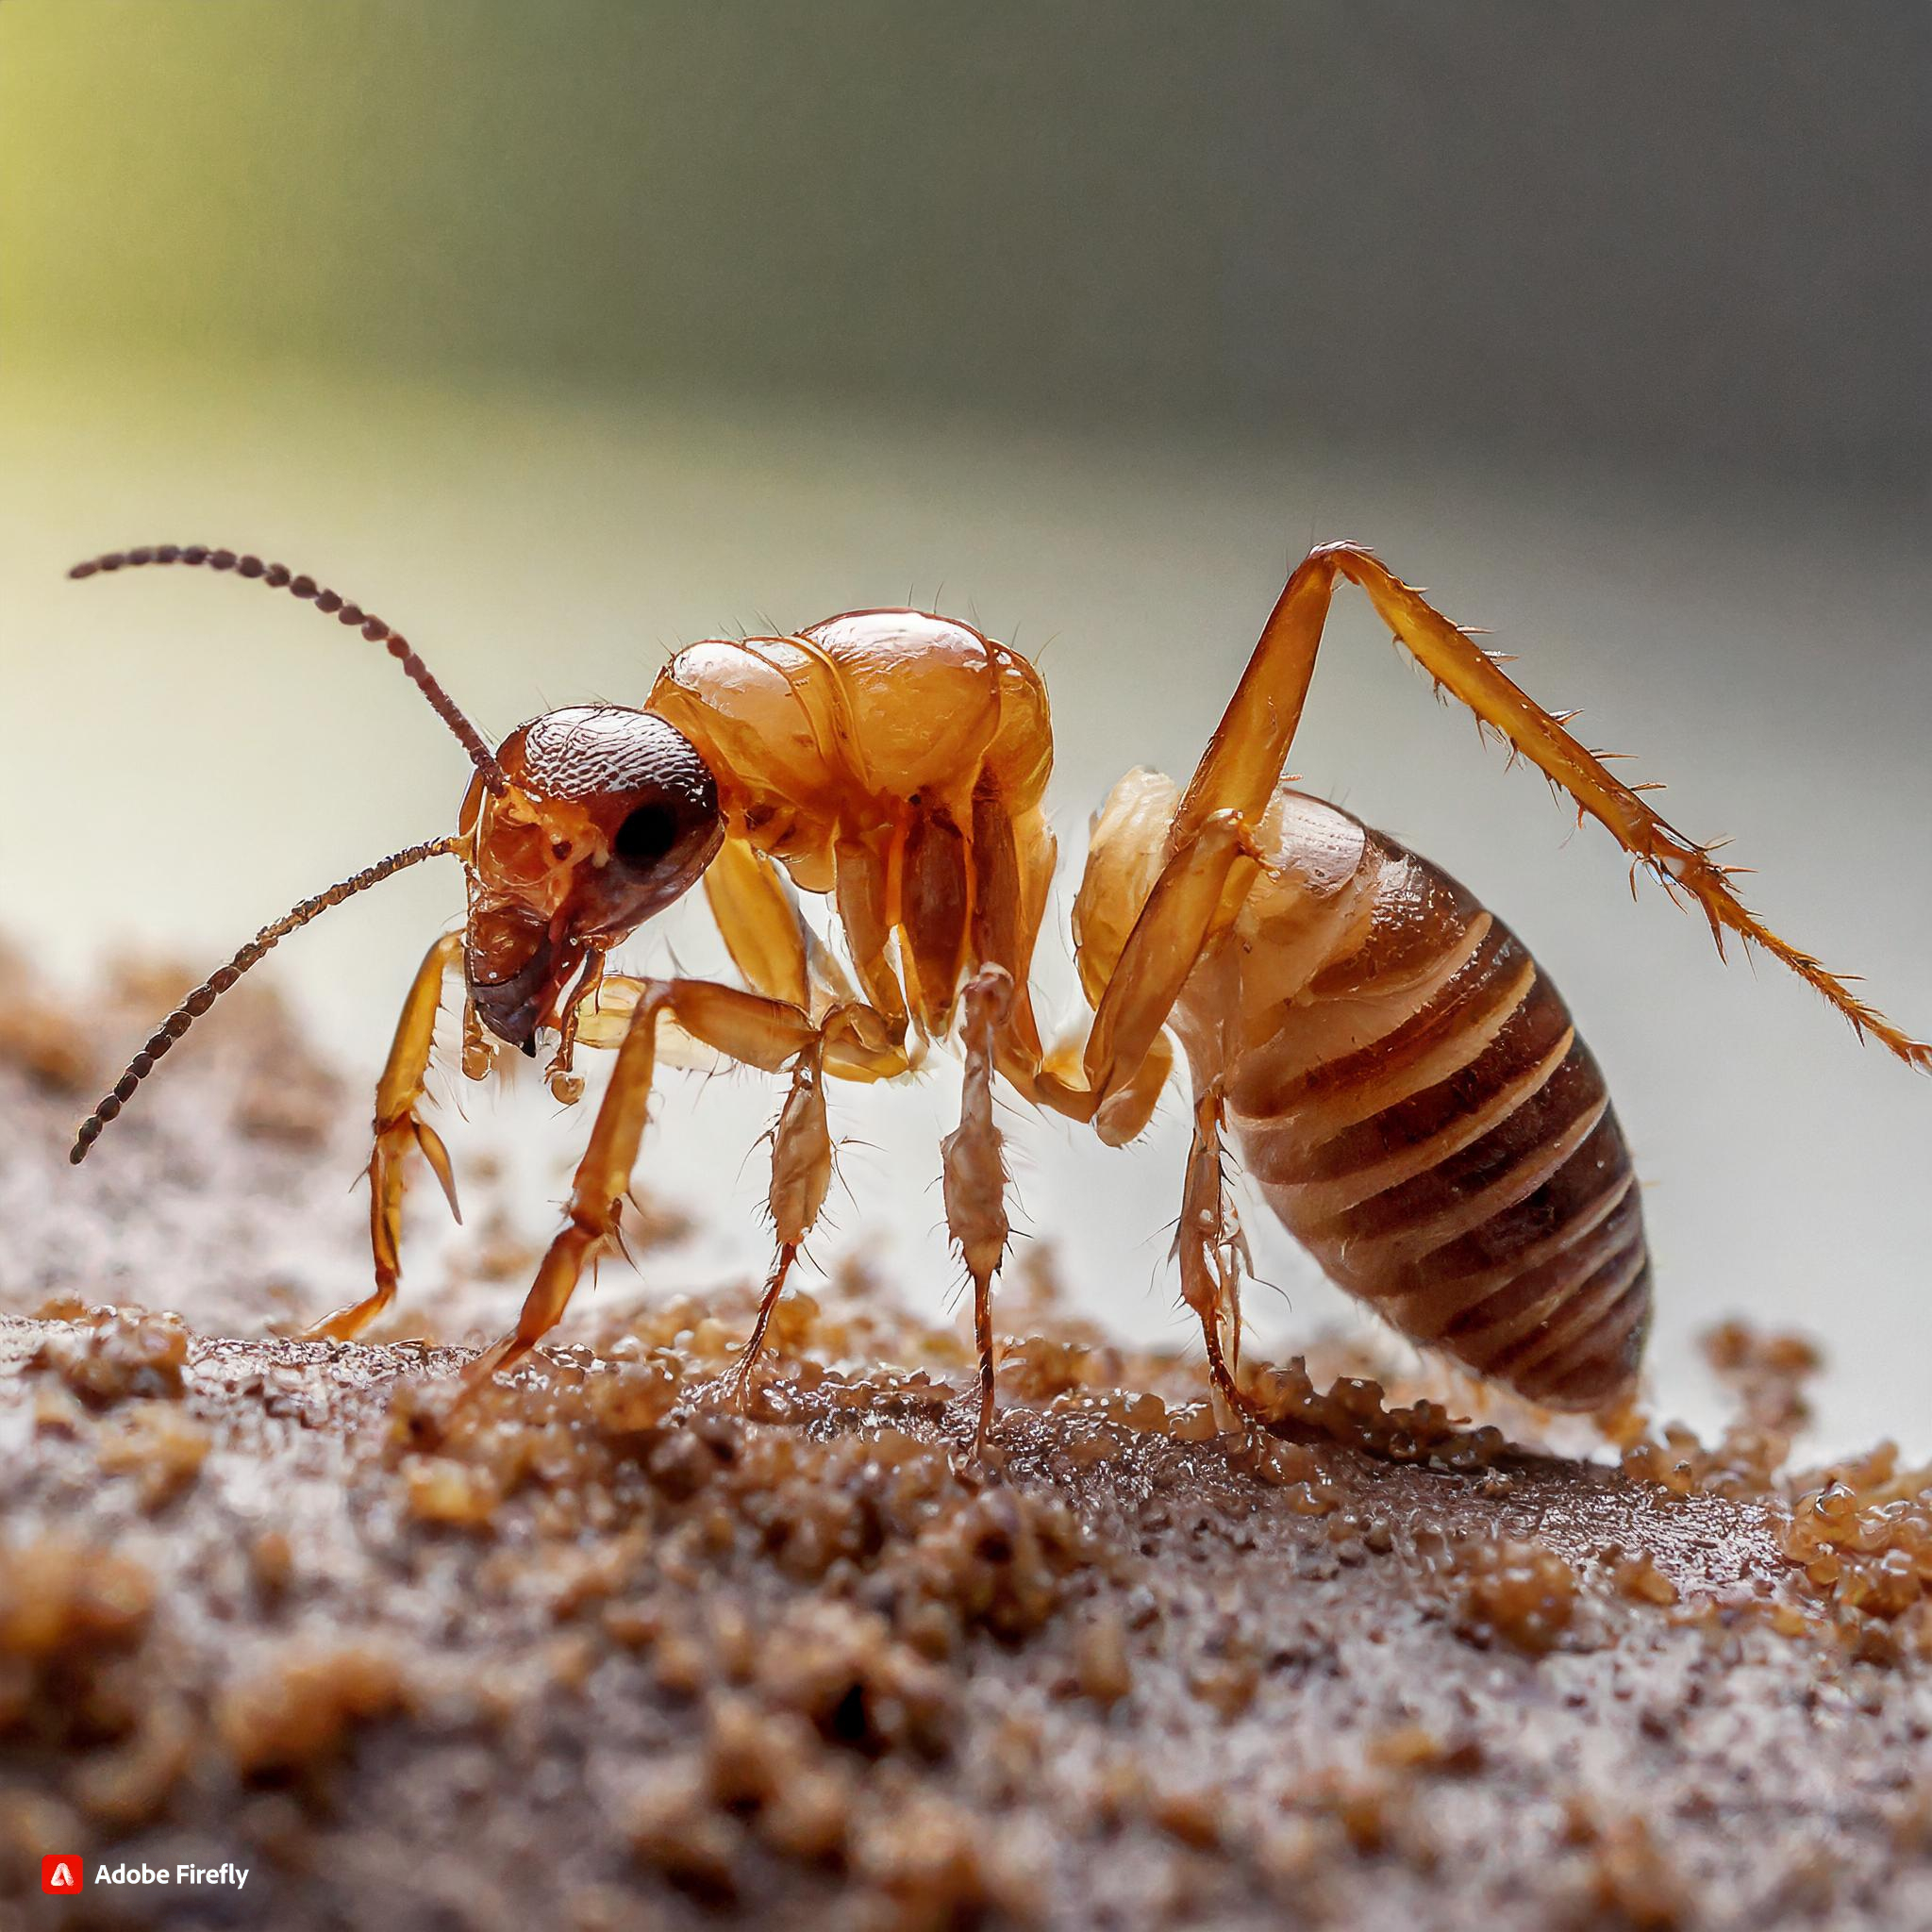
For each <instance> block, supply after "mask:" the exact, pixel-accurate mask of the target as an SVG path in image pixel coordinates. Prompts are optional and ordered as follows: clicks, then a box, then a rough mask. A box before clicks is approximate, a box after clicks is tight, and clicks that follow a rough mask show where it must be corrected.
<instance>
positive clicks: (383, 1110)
mask: <svg viewBox="0 0 1932 1932" xmlns="http://www.w3.org/2000/svg"><path fill="white" fill-rule="evenodd" d="M462 942H463V941H462V935H461V934H460V933H445V934H444V935H443V937H442V938H441V939H440V940H438V941H437V942H436V943H435V944H434V945H433V946H431V947H430V949H429V950H428V952H427V953H425V955H424V956H423V963H422V965H421V966H419V967H418V968H417V969H416V976H415V978H414V979H413V980H411V981H410V983H409V996H408V999H407V1000H405V1001H404V1002H403V1016H402V1018H401V1019H400V1020H399V1021H397V1023H396V1032H395V1039H394V1040H393V1041H391V1044H390V1050H389V1058H388V1060H387V1061H385V1062H384V1065H383V1069H382V1077H381V1079H380V1080H378V1081H377V1082H376V1087H375V1148H374V1150H373V1151H372V1152H371V1154H370V1157H369V1244H370V1248H371V1250H372V1252H373V1254H374V1256H375V1291H374V1292H373V1293H371V1294H368V1295H365V1296H364V1297H363V1299H362V1300H360V1301H359V1302H353V1303H351V1304H350V1305H349V1307H345V1308H338V1309H337V1310H336V1311H335V1313H334V1314H332V1315H328V1316H325V1317H324V1319H323V1320H322V1321H320V1322H318V1323H316V1324H315V1325H314V1326H313V1327H312V1328H310V1329H309V1330H308V1339H309V1340H310V1341H355V1339H356V1338H357V1337H358V1335H360V1334H361V1333H362V1331H363V1330H364V1329H365V1328H367V1327H368V1326H369V1324H370V1323H372V1322H373V1321H375V1318H376V1317H377V1316H378V1315H380V1314H381V1313H382V1312H383V1311H384V1310H385V1309H386V1308H387V1307H389V1305H390V1303H391V1302H392V1301H393V1300H394V1299H395V1293H396V1283H397V1282H398V1281H399V1280H400V1279H401V1277H402V1240H403V1192H404V1190H405V1189H406V1188H407V1187H408V1167H407V1161H408V1155H409V1152H410V1150H411V1149H412V1148H418V1149H420V1150H421V1151H422V1154H423V1158H425V1160H426V1161H428V1163H429V1167H430V1171H431V1173H433V1174H435V1175H436V1178H437V1179H438V1180H439V1181H441V1183H442V1191H443V1195H444V1197H445V1198H446V1199H447V1200H448V1202H449V1208H450V1212H451V1213H452V1214H454V1215H455V1216H456V1217H457V1219H458V1222H460V1221H461V1220H462V1218H463V1217H462V1212H461V1210H460V1209H459V1208H458V1206H457V1188H456V1177H455V1176H454V1175H453V1174H451V1172H450V1164H449V1149H448V1148H446V1147H445V1146H444V1145H443V1144H442V1137H441V1135H440V1134H439V1133H438V1132H437V1131H436V1129H435V1128H434V1127H432V1126H431V1125H430V1124H429V1123H428V1122H427V1121H425V1120H424V1119H423V1118H422V1116H421V1115H420V1114H419V1113H418V1112H417V1108H419V1107H421V1105H422V1104H423V1091H424V1080H425V1075H426V1074H428V1072H429V1058H430V1055H431V1053H432V1051H433V1050H434V1048H435V1044H436V1015H437V1011H438V1008H440V1007H441V1003H442V982H443V976H444V975H445V974H447V973H448V972H449V970H450V968H451V967H452V966H453V965H454V964H455V963H456V961H457V958H458V955H459V953H460V951H461V948H462Z"/></svg>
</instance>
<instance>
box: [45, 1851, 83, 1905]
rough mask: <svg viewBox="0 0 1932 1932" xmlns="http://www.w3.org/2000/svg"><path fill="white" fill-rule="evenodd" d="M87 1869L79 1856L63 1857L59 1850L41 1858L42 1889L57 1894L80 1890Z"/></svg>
mask: <svg viewBox="0 0 1932 1932" xmlns="http://www.w3.org/2000/svg"><path fill="white" fill-rule="evenodd" d="M85 1876H86V1870H85V1868H84V1867H83V1866H82V1864H81V1862H80V1860H79V1859H78V1858H71V1857H70V1858H63V1857H61V1856H60V1855H59V1854H58V1852H56V1853H53V1854H52V1855H50V1856H49V1857H44V1858H42V1860H41V1890H42V1891H45V1892H52V1893H55V1894H56V1895H59V1894H62V1893H66V1892H70V1891H78V1890H80V1887H81V1881H82V1880H83V1879H84V1878H85Z"/></svg>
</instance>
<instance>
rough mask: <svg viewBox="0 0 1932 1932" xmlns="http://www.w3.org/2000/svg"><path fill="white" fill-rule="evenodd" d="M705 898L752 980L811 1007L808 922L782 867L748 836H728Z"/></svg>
mask: <svg viewBox="0 0 1932 1932" xmlns="http://www.w3.org/2000/svg"><path fill="white" fill-rule="evenodd" d="M705 897H706V898H707V899H708V901H709V902H710V908H711V917H712V918H713V919H714V920H715V921H716V922H717V924H718V930H719V931H720V932H721V933H722V934H723V935H724V945H725V949H726V950H727V951H728V952H729V953H730V955H731V960H732V964H733V965H735V966H736V967H737V968H738V970H739V971H740V972H741V974H744V977H745V981H746V983H747V984H748V985H750V986H754V987H756V988H757V989H758V991H759V992H762V993H769V994H770V995H771V997H772V998H773V999H774V1000H787V1001H790V1003H791V1005H792V1006H794V1007H804V1008H808V1009H809V1008H810V1006H811V974H810V965H809V958H808V941H807V934H806V928H805V924H804V922H803V921H802V920H801V919H800V918H799V917H798V914H797V911H796V909H795V908H794V907H793V906H792V903H791V898H790V897H789V895H788V894H787V892H786V890H785V880H784V877H783V875H782V874H780V872H779V870H778V868H777V867H776V866H775V865H774V864H773V862H772V861H771V860H770V859H769V858H765V857H764V855H763V854H762V853H760V852H758V851H756V850H754V849H753V847H751V846H750V845H748V844H747V843H746V842H745V841H743V840H742V839H729V838H727V839H726V840H725V841H724V844H723V845H721V846H720V847H719V848H718V856H717V858H714V859H712V861H711V863H710V866H709V869H708V871H707V872H706V874H705Z"/></svg>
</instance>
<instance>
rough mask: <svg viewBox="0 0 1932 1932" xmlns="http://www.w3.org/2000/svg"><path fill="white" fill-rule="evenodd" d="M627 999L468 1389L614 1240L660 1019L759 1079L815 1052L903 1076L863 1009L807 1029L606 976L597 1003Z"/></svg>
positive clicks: (666, 984)
mask: <svg viewBox="0 0 1932 1932" xmlns="http://www.w3.org/2000/svg"><path fill="white" fill-rule="evenodd" d="M626 997H628V998H631V999H634V1001H635V1006H634V1009H633V1011H632V1012H631V1015H630V1020H629V1023H628V1024H627V1025H626V1026H625V1031H624V1035H623V1040H622V1042H621V1044H620V1045H619V1046H618V1049H617V1064H616V1066H615V1068H614V1069H613V1070H612V1072H611V1075H610V1084H609V1086H608V1088H607V1089H606V1090H605V1094H604V1098H603V1101H602V1102H601V1104H600V1105H599V1107H598V1108H597V1118H596V1120H595V1122H594V1124H592V1126H591V1140H590V1144H589V1145H588V1146H587V1147H586V1148H585V1150H584V1156H583V1158H582V1159H581V1160H580V1161H579V1162H578V1163H577V1171H576V1174H575V1179H574V1180H573V1182H572V1184H571V1191H570V1199H569V1202H568V1203H567V1205H566V1207H565V1218H564V1224H563V1226H562V1227H561V1228H560V1229H559V1230H558V1233H557V1235H556V1237H555V1239H554V1240H553V1241H551V1243H550V1246H549V1249H548V1250H547V1251H546V1253H545V1254H544V1257H543V1259H542V1261H541V1263H540V1264H539V1265H538V1269H537V1278H536V1280H535V1281H534V1282H533V1283H532V1284H531V1286H530V1291H529V1293H528V1295H527V1296H525V1301H524V1307H523V1313H522V1314H521V1315H520V1316H519V1318H518V1320H517V1325H516V1327H515V1329H514V1330H513V1331H512V1332H511V1333H510V1334H508V1335H507V1336H505V1337H504V1339H503V1340H502V1341H499V1342H497V1343H496V1344H495V1346H494V1347H492V1348H491V1349H489V1350H487V1351H486V1352H485V1353H484V1354H483V1355H482V1356H480V1357H478V1358H477V1359H476V1360H475V1362H473V1363H472V1364H471V1365H470V1368H469V1369H468V1371H467V1372H466V1374H465V1379H466V1381H467V1382H468V1383H470V1384H471V1385H472V1386H474V1385H475V1384H476V1383H479V1382H483V1381H487V1380H488V1379H489V1378H490V1377H491V1375H492V1374H495V1373H496V1372H497V1371H498V1370H499V1369H505V1368H508V1367H511V1366H512V1365H513V1364H515V1363H516V1362H517V1361H519V1360H520V1359H521V1358H522V1357H524V1356H525V1355H527V1354H528V1353H529V1351H530V1350H531V1349H532V1348H534V1347H535V1346H536V1344H537V1343H538V1342H539V1341H541V1340H542V1338H543V1337H544V1336H545V1335H546V1334H548V1333H549V1331H550V1330H551V1329H552V1328H554V1327H555V1326H556V1325H557V1324H558V1322H559V1321H560V1320H561V1319H562V1318H563V1311H564V1309H565V1308H566V1307H568V1306H569V1304H570V1298H571V1295H572V1294H573V1293H574V1292H575V1289H576V1285H577V1281H578V1279H579V1277H580V1276H581V1275H582V1274H583V1267H584V1263H585V1262H586V1261H587V1260H588V1259H589V1258H590V1257H591V1256H592V1255H594V1254H595V1253H596V1252H597V1251H598V1250H599V1249H600V1248H602V1247H604V1246H605V1245H607V1244H608V1243H610V1242H612V1241H616V1239H617V1236H618V1228H619V1219H620V1211H621V1208H622V1204H623V1197H624V1195H625V1191H627V1190H628V1189H629V1186H630V1176H631V1170H632V1169H633V1168H634V1167H635V1166H636V1165H637V1158H638V1148H639V1145H640V1143H641V1141H642V1138H643V1131H644V1122H645V1120H646V1118H647V1117H648V1114H649V1109H650V1097H651V1083H652V1079H653V1077H654V1075H655V1074H656V1071H657V1059H658V1024H659V1022H660V1020H662V1019H664V1018H666V1017H668V1018H670V1019H672V1020H674V1021H675V1023H676V1024H677V1025H678V1026H679V1027H680V1028H681V1029H682V1030H683V1031H684V1032H685V1033H687V1034H689V1035H690V1036H691V1038H692V1039H694V1040H698V1041H703V1042H704V1044H706V1045H707V1046H709V1047H712V1048H714V1049H715V1050H716V1051H718V1052H719V1053H722V1054H724V1055H725V1056H726V1057H728V1058H731V1059H735V1060H738V1061H741V1062H742V1063H743V1064H744V1065H746V1066H753V1067H758V1068H762V1069H763V1070H764V1071H765V1072H766V1073H777V1072H779V1071H780V1070H782V1069H783V1068H784V1067H785V1066H786V1065H787V1064H788V1063H789V1062H791V1061H792V1060H793V1059H795V1058H796V1057H797V1056H798V1055H799V1054H800V1053H802V1052H805V1051H807V1050H814V1049H822V1050H823V1052H824V1065H825V1069H826V1071H828V1072H837V1073H840V1074H842V1075H843V1076H844V1077H847V1078H851V1079H879V1078H886V1077H890V1075H891V1074H893V1073H900V1072H903V1071H904V1070H905V1056H904V1055H903V1053H899V1054H896V1057H895V1052H894V1050H891V1049H889V1048H882V1047H878V1046H875V1045H874V1043H873V1042H874V1036H875V1034H876V1031H877V1021H878V1016H877V1015H876V1014H871V1013H870V1009H869V1008H858V1009H856V1010H855V1009H851V1008H846V1009H840V1010H835V1011H834V1012H833V1013H830V1014H828V1015H827V1016H826V1018H825V1020H824V1022H823V1023H815V1022H814V1021H813V1020H812V1019H811V1018H810V1016H809V1015H808V1014H807V1013H805V1012H804V1011H802V1010H801V1009H800V1008H797V1007H794V1006H791V1005H790V1004H788V1003H787V1002H786V1001H783V1000H774V999H771V998H768V997H767V996H766V995H764V994H762V993H756V992H747V991H744V990H743V989H742V988H741V987H735V986H724V985H721V984H719V983H718V982H717V981H715V980H708V979H645V980H624V979H620V978H617V977H615V976H613V977H612V978H610V979H608V980H607V981H606V983H605V987H604V989H603V991H602V993H601V994H600V998H604V999H608V1001H610V1003H611V1004H613V1005H615V1004H617V1003H619V1002H621V1001H622V1000H623V999H625V998H626ZM603 1017H607V1018H608V1013H607V1014H606V1015H605V1016H603ZM579 1037H580V1038H581V1039H582V1040H583V1041H585V1043H586V1044H599V1043H602V1042H601V1041H600V1040H598V1039H597V1038H596V1037H595V1035H594V1034H593V1030H592V1028H591V1026H590V1025H589V1024H586V1025H585V1026H584V1027H583V1028H582V1029H581V1032H580V1035H579ZM782 1225H783V1224H782V1223H781V1227H782Z"/></svg>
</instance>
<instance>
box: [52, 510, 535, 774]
mask: <svg viewBox="0 0 1932 1932" xmlns="http://www.w3.org/2000/svg"><path fill="white" fill-rule="evenodd" d="M148 563H186V564H191V565H202V564H206V565H207V566H208V569H209V570H218V571H229V570H231V571H233V572H235V574H236V575H238V576H244V577H252V578H255V579H257V580H258V581H259V582H260V583H262V584H264V585H266V586H267V588H268V589H269V590H271V591H288V592H289V594H290V595H291V597H300V598H301V599H302V600H303V601H304V602H305V603H307V602H308V601H310V600H313V602H314V605H315V608H317V609H318V610H320V611H322V612H323V613H324V615H325V616H329V617H333V618H334V619H335V620H336V621H337V622H338V623H339V624H344V625H348V626H349V627H350V628H351V629H359V630H360V631H361V633H362V635H363V636H364V637H365V638H367V639H368V640H369V641H370V642H371V643H372V644H387V645H388V646H389V654H390V656H391V658H394V659H395V660H396V662H397V663H399V664H400V665H401V666H402V667H403V675H404V676H405V677H407V678H408V679H409V680H410V682H411V683H413V684H414V685H415V687H416V688H417V690H418V691H421V692H422V693H423V695H424V696H425V698H427V699H428V700H429V703H430V707H431V708H432V709H433V710H434V711H435V712H436V715H437V716H438V717H439V718H441V720H442V722H443V723H444V724H447V725H448V726H449V728H450V729H451V730H452V731H453V732H455V733H456V736H457V741H458V743H459V744H460V745H461V746H462V747H463V749H464V750H465V751H466V752H468V753H469V755H470V762H471V763H472V764H473V765H475V767H476V769H477V771H479V772H480V773H482V774H483V782H484V784H485V785H487V786H488V787H489V788H490V790H491V792H492V793H494V794H495V796H497V797H498V798H501V797H502V796H503V794H504V792H505V791H507V790H508V780H507V779H506V778H505V777H504V775H503V767H502V766H501V765H499V764H498V763H497V762H496V754H495V753H494V752H492V751H491V749H490V747H489V745H487V744H486V743H485V742H484V741H483V738H482V734H481V733H480V732H478V731H477V729H476V727H475V725H474V724H471V723H470V721H469V720H468V719H467V718H466V717H464V716H463V713H462V711H461V709H460V708H459V707H458V704H457V702H456V700H455V699H454V698H453V697H451V696H450V694H449V693H448V692H447V691H444V690H443V688H442V686H441V684H439V683H438V682H437V681H436V678H435V676H434V675H433V674H432V673H431V671H430V669H429V667H428V665H426V664H425V663H424V661H423V660H422V658H419V657H417V655H416V653H415V652H414V650H412V649H411V648H410V645H409V641H408V638H406V637H403V636H402V635H401V634H400V633H398V632H396V631H392V630H391V628H390V627H389V625H386V624H385V623H384V622H383V621H382V619H381V618H379V617H372V616H370V615H369V613H368V612H367V611H365V610H364V609H363V608H362V607H361V606H360V605H359V604H351V603H348V602H346V601H345V600H344V599H343V598H341V596H339V595H338V594H337V593H336V592H335V591H329V590H325V589H323V588H322V587H321V586H320V585H318V584H317V583H316V581H315V579H314V578H313V577H310V576H299V575H295V574H293V573H292V572H291V571H290V569H289V567H288V566H287V565H286V564H281V563H264V562H262V560H261V558H258V557H250V556H245V555H241V556H238V555H237V554H236V552H234V551H232V550H210V549H209V548H208V545H207V544H206V543H153V544H143V545H142V547H141V548H140V549H139V550H110V551H108V553H107V554H106V555H105V556H103V557H91V558H88V560H87V561H86V562H85V563H76V564H75V566H74V568H73V569H72V570H70V571H69V572H68V573H67V575H69V576H70V577H74V578H76V579H78V578H81V577H92V576H98V575H101V573H102V572H104V571H115V570H137V569H139V568H140V567H141V566H142V564H148Z"/></svg>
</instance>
